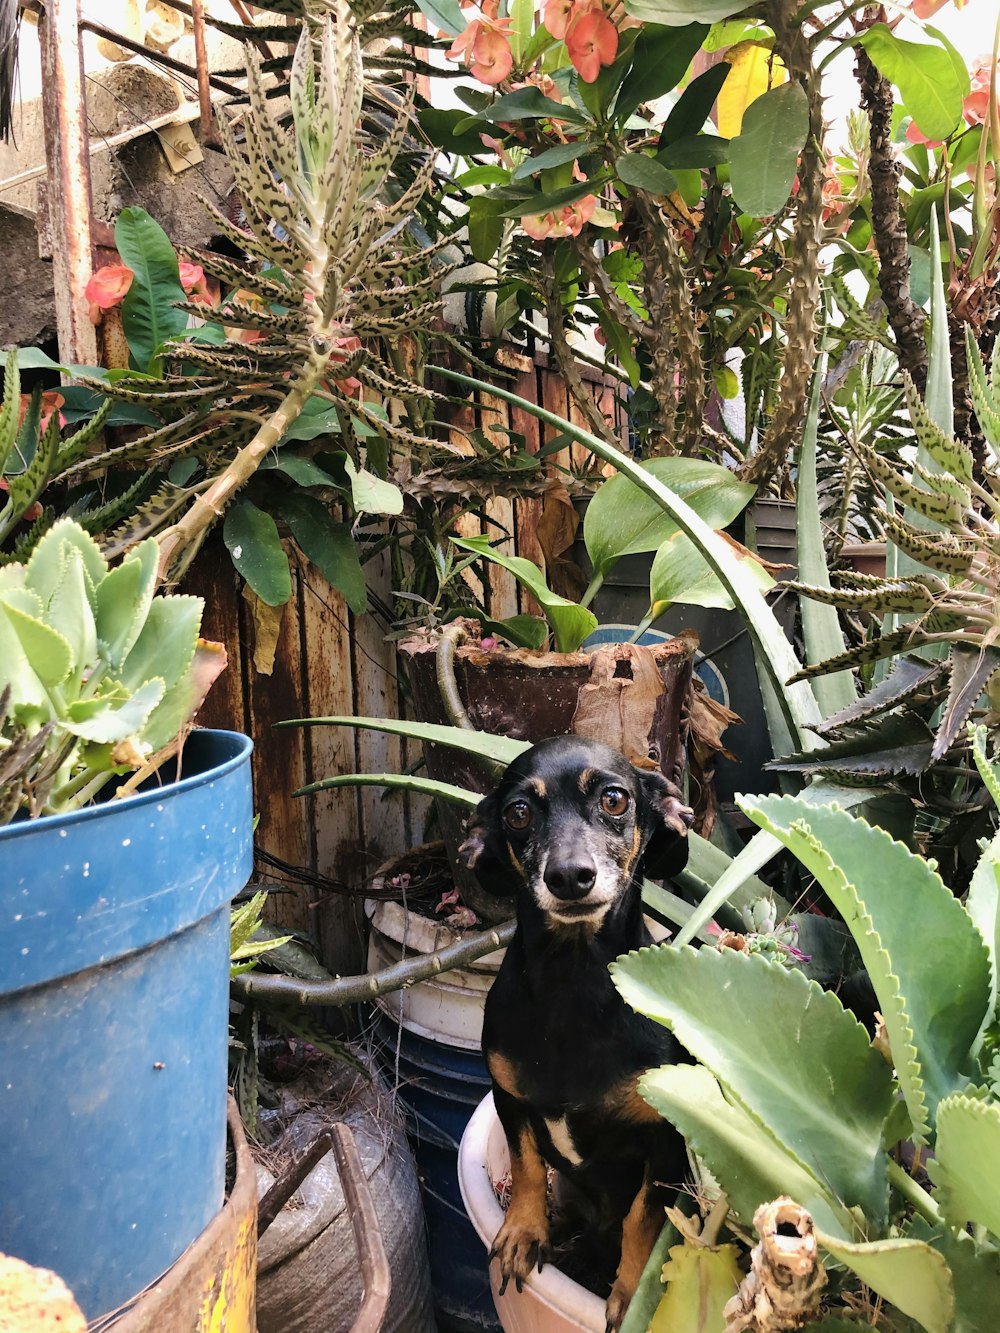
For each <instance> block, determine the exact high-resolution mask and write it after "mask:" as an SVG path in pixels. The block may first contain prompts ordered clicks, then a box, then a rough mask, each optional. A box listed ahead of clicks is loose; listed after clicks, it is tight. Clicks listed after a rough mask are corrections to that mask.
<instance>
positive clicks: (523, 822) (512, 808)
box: [503, 801, 533, 833]
mask: <svg viewBox="0 0 1000 1333" xmlns="http://www.w3.org/2000/svg"><path fill="white" fill-rule="evenodd" d="M532 818H533V816H532V813H531V806H530V805H529V804H528V802H527V801H511V803H510V805H508V806H507V808H506V810H504V812H503V822H504V823H505V824H506V825H507V827H508V828H511V829H514V831H515V832H516V833H523V832H524V830H525V829H526V828H528V827H530V825H531V821H532Z"/></svg>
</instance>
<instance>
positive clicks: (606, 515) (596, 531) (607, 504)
mask: <svg viewBox="0 0 1000 1333" xmlns="http://www.w3.org/2000/svg"><path fill="white" fill-rule="evenodd" d="M640 466H641V467H642V470H643V471H644V472H646V473H648V474H649V475H650V476H651V477H655V478H656V479H657V481H659V482H661V483H662V484H663V485H664V486H667V487H669V488H670V490H671V491H673V493H674V494H675V495H679V496H680V497H681V498H682V499H683V500H684V501H685V502H686V503H687V504H689V505H690V506H691V508H692V509H693V510H694V512H695V513H696V514H697V515H698V517H699V518H701V519H704V521H705V522H706V523H707V524H709V526H710V527H712V528H725V527H728V526H729V524H730V523H732V522H733V520H734V519H735V518H736V517H737V516H738V515H739V514H740V513H742V511H743V510H744V509H745V507H746V506H747V505H748V504H749V503H750V501H751V500H752V499H753V497H754V495H755V494H756V488H755V487H753V486H750V485H748V484H747V483H746V482H742V481H738V480H737V479H736V477H735V476H734V475H733V473H732V472H730V470H729V469H728V468H724V467H720V466H719V464H718V463H708V462H703V461H702V460H701V459H697V458H653V459H650V460H649V461H648V462H646V463H642V464H640ZM678 530H679V529H678V527H677V523H676V522H675V520H674V519H672V518H671V517H670V515H669V514H666V513H664V511H663V509H662V508H661V506H660V505H658V504H657V503H656V501H655V500H654V499H653V498H652V496H649V495H646V494H645V493H644V492H643V491H641V490H640V489H639V488H638V486H636V485H635V484H634V483H633V482H631V481H630V480H629V479H628V477H626V476H622V475H621V474H620V473H619V474H618V475H616V476H613V477H609V478H608V480H607V481H606V482H604V484H603V485H602V486H600V487H599V488H598V490H597V492H596V494H595V495H594V497H593V499H592V500H591V501H590V504H589V505H588V506H587V512H586V514H585V516H584V520H583V540H584V543H585V544H586V547H587V555H588V556H589V557H590V562H591V564H592V565H593V567H594V572H595V574H602V575H606V574H607V573H608V571H609V570H610V569H611V568H612V566H613V565H614V564H615V562H616V561H617V560H619V559H620V558H621V557H622V556H623V555H636V554H640V553H643V552H645V551H655V550H657V549H658V548H659V547H660V546H662V545H663V543H664V542H665V541H666V540H667V539H668V538H669V537H672V536H673V535H674V534H675V533H676V532H678Z"/></svg>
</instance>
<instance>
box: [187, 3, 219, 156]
mask: <svg viewBox="0 0 1000 1333" xmlns="http://www.w3.org/2000/svg"><path fill="white" fill-rule="evenodd" d="M191 23H192V26H193V28H194V61H195V64H196V65H197V67H198V110H199V111H200V112H201V141H202V143H203V144H204V145H205V146H206V148H218V147H219V132H218V130H217V129H216V127H215V121H214V119H213V116H212V89H211V88H210V86H209V82H208V46H207V45H206V42H205V5H204V0H191Z"/></svg>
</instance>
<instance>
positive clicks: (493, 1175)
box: [458, 1093, 606, 1333]
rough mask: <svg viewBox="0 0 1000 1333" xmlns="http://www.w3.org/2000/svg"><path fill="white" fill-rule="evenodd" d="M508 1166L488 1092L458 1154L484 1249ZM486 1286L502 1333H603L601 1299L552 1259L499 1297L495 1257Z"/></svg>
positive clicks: (497, 1220) (492, 1233)
mask: <svg viewBox="0 0 1000 1333" xmlns="http://www.w3.org/2000/svg"><path fill="white" fill-rule="evenodd" d="M508 1166H509V1157H508V1153H507V1140H506V1138H505V1136H504V1132H503V1126H502V1125H501V1124H500V1120H499V1117H498V1116H497V1113H496V1110H495V1109H494V1106H493V1095H492V1093H491V1094H490V1095H489V1096H488V1097H486V1098H485V1099H484V1100H483V1101H482V1102H481V1103H480V1105H479V1106H478V1107H477V1109H476V1111H475V1114H474V1115H473V1116H472V1119H471V1120H470V1121H469V1124H468V1127H467V1128H466V1131H465V1133H464V1134H463V1135H462V1145H461V1148H460V1149H459V1154H458V1179H459V1184H460V1185H461V1188H462V1200H463V1202H464V1203H465V1210H466V1212H467V1213H468V1215H469V1217H470V1219H471V1220H472V1225H473V1226H474V1227H475V1228H476V1231H477V1232H478V1233H479V1238H480V1240H481V1241H482V1242H483V1244H484V1245H485V1246H486V1249H487V1250H489V1248H490V1246H492V1244H493V1241H494V1239H495V1238H496V1234H497V1232H498V1231H499V1230H500V1227H501V1226H502V1225H503V1217H504V1214H503V1209H502V1208H501V1207H500V1203H499V1201H498V1200H497V1196H496V1193H495V1191H494V1189H493V1181H494V1180H501V1179H502V1178H503V1176H504V1175H505V1174H506V1172H507V1169H508ZM490 1286H491V1288H492V1291H493V1301H494V1304H495V1305H496V1310H497V1314H498V1315H499V1317H500V1323H501V1324H502V1326H503V1329H504V1333H604V1328H605V1323H606V1317H605V1303H604V1301H603V1300H601V1298H600V1297H599V1296H595V1295H594V1293H593V1292H592V1291H588V1290H587V1289H586V1287H582V1286H581V1285H580V1284H579V1282H574V1281H573V1279H572V1278H570V1277H567V1275H566V1274H565V1273H562V1272H560V1270H559V1269H558V1268H556V1267H555V1266H554V1265H553V1264H551V1263H547V1264H546V1265H545V1266H544V1268H543V1269H542V1270H541V1272H537V1271H534V1272H532V1273H531V1274H529V1276H528V1277H527V1278H526V1279H525V1281H524V1287H523V1289H522V1290H521V1291H518V1290H517V1287H516V1286H515V1284H514V1283H513V1282H510V1283H508V1285H507V1290H506V1291H505V1292H504V1294H503V1295H502V1296H501V1295H500V1269H499V1264H498V1262H497V1261H496V1260H493V1262H492V1263H491V1264H490Z"/></svg>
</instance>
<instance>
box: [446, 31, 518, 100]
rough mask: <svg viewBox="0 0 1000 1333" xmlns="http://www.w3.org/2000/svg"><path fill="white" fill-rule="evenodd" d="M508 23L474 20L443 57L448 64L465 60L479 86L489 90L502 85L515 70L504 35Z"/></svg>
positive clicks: (508, 44) (505, 34)
mask: <svg viewBox="0 0 1000 1333" xmlns="http://www.w3.org/2000/svg"><path fill="white" fill-rule="evenodd" d="M510 22H511V20H510V19H509V18H506V19H489V18H479V19H473V20H472V22H471V23H470V24H469V26H468V27H467V28H466V29H465V31H464V32H460V33H459V35H458V36H457V37H456V38H455V41H454V43H453V45H452V47H451V49H450V50H449V51H446V52H445V55H446V56H447V57H448V59H449V60H464V62H465V64H466V65H467V66H468V67H469V69H470V70H471V71H472V77H473V78H475V79H478V80H479V82H480V83H488V84H490V85H491V86H495V85H496V84H498V83H503V81H504V79H505V78H506V77H507V75H508V74H509V73H510V72H511V70H512V69H513V68H514V53H513V51H511V49H510V38H509V37H508V35H507V32H506V29H507V28H508V27H509V26H510Z"/></svg>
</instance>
